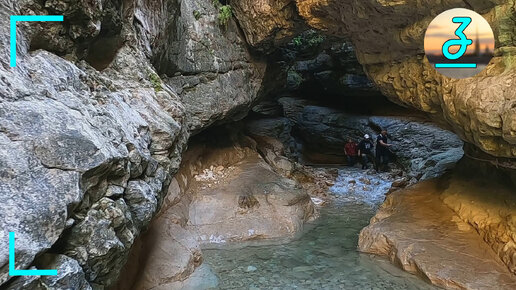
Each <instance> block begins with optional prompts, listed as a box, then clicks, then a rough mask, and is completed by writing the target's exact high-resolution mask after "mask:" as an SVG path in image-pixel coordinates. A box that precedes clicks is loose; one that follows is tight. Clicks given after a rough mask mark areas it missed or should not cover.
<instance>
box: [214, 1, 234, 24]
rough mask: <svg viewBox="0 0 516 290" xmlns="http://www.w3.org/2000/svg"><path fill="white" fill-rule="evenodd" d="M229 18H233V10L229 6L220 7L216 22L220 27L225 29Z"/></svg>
mask: <svg viewBox="0 0 516 290" xmlns="http://www.w3.org/2000/svg"><path fill="white" fill-rule="evenodd" d="M217 2H218V1H217ZM231 17H233V10H232V9H231V6H230V5H222V6H220V7H219V16H218V20H219V25H220V26H222V27H224V28H227V27H228V23H229V20H230V19H231Z"/></svg>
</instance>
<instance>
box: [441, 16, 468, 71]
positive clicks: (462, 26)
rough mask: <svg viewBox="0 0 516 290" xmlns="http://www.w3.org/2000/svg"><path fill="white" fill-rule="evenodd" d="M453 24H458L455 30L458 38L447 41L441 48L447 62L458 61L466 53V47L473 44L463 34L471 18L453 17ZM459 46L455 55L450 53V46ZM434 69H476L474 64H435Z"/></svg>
mask: <svg viewBox="0 0 516 290" xmlns="http://www.w3.org/2000/svg"><path fill="white" fill-rule="evenodd" d="M452 22H453V23H460V25H459V27H458V28H457V30H455V35H456V36H458V37H459V39H448V40H447V41H446V42H445V43H444V44H443V47H442V52H443V55H444V57H446V58H447V59H449V60H456V59H459V58H460V57H462V56H463V55H464V53H466V50H467V48H468V45H471V44H472V43H473V40H471V39H469V38H468V37H467V36H466V35H465V34H464V30H465V29H466V28H467V27H468V25H469V24H470V23H471V17H453V18H452ZM457 45H458V46H460V48H459V50H458V51H457V52H455V53H450V47H451V46H457ZM435 67H436V68H476V67H477V64H476V63H436V64H435Z"/></svg>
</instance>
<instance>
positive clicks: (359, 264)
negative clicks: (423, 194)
mask: <svg viewBox="0 0 516 290" xmlns="http://www.w3.org/2000/svg"><path fill="white" fill-rule="evenodd" d="M341 175H342V174H341ZM380 178H381V177H380ZM372 179H374V178H372ZM374 182H375V181H373V183H374ZM347 184H349V180H348V179H347V177H343V176H341V177H339V180H338V182H337V184H336V186H337V187H339V186H340V188H341V189H342V188H344V186H347ZM382 185H384V184H383V183H382ZM337 187H336V188H337ZM336 188H334V189H333V192H335V193H339V191H338V190H335V189H336ZM363 193H364V192H362V191H360V190H359V191H356V192H355V193H353V194H343V192H340V196H339V197H338V198H336V200H335V202H334V203H331V204H330V205H328V206H326V207H324V208H322V209H321V217H320V218H319V219H318V220H316V221H315V222H314V223H312V224H310V225H308V226H307V227H306V229H305V231H304V233H303V235H301V236H300V237H299V238H298V239H296V240H294V241H292V242H290V243H284V244H272V245H271V244H268V245H265V244H263V245H260V244H256V242H255V243H248V244H244V245H242V244H241V245H238V246H231V245H227V246H225V247H224V248H219V249H206V250H204V251H203V252H204V257H205V263H207V264H208V265H210V266H211V267H212V269H213V270H214V272H215V273H216V274H217V276H218V277H219V288H220V289H436V288H435V287H433V286H432V285H430V284H427V283H426V282H424V281H423V280H421V279H419V278H417V277H416V276H413V275H411V274H408V273H406V272H404V271H402V270H401V269H399V268H397V267H395V266H393V265H391V264H390V263H389V262H388V261H386V260H383V259H381V258H378V257H374V256H370V255H367V254H361V253H358V252H357V243H358V234H359V232H360V230H361V229H362V228H363V227H364V226H366V225H367V224H368V222H369V219H370V218H371V217H372V216H373V214H374V212H375V207H376V206H377V205H378V203H379V202H381V200H383V197H382V196H380V195H375V196H374V197H373V196H369V195H368V196H365V197H364V196H363V195H362V194H363ZM375 194H376V193H375ZM357 195H358V196H357ZM360 196H362V198H360Z"/></svg>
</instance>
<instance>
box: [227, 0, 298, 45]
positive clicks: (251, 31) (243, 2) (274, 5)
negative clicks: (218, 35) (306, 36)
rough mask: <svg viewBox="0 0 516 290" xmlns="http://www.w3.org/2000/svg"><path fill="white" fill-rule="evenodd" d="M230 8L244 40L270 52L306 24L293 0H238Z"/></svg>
mask: <svg viewBox="0 0 516 290" xmlns="http://www.w3.org/2000/svg"><path fill="white" fill-rule="evenodd" d="M231 7H232V8H233V11H234V13H235V16H236V18H237V19H238V23H239V24H240V26H241V27H242V30H243V31H244V33H245V36H246V39H247V42H248V43H249V44H250V45H251V46H253V47H254V48H256V49H257V50H261V51H263V52H269V51H271V50H272V49H274V48H275V47H277V46H279V45H280V44H282V43H284V42H285V41H287V40H289V39H290V38H292V37H293V36H294V35H295V34H296V33H297V32H299V31H300V30H301V29H303V28H305V27H306V24H304V21H303V20H302V18H301V17H300V16H299V14H298V13H297V11H296V9H297V8H296V1H294V0H261V1H252V0H237V1H231Z"/></svg>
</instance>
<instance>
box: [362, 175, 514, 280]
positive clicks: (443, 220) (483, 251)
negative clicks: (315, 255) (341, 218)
mask: <svg viewBox="0 0 516 290" xmlns="http://www.w3.org/2000/svg"><path fill="white" fill-rule="evenodd" d="M449 182H450V183H448V180H447V179H446V178H441V179H433V180H428V181H424V182H421V183H419V184H417V185H414V186H411V187H409V188H406V189H404V190H399V191H396V192H393V193H391V194H390V195H389V196H388V197H387V199H386V201H385V202H384V204H383V205H382V206H381V208H380V209H379V211H378V212H377V214H376V215H375V216H374V217H373V218H372V219H371V223H370V225H369V226H367V227H365V228H364V229H363V230H362V231H361V232H360V237H359V250H360V251H362V252H366V253H372V254H376V255H382V256H385V257H387V258H389V259H390V260H391V261H392V262H393V263H394V264H396V265H398V266H400V267H401V268H403V269H404V270H406V271H408V272H411V273H414V274H417V275H419V276H421V277H423V278H424V279H426V280H428V281H429V282H431V283H433V284H435V285H437V286H440V287H443V288H446V289H492V288H493V287H496V288H497V289H514V287H516V276H515V275H514V274H513V273H511V272H510V271H509V270H508V269H507V266H509V268H510V270H511V271H514V268H513V267H514V264H511V262H510V261H511V259H514V252H513V251H512V250H510V249H511V248H512V243H511V242H509V241H508V240H507V237H508V236H511V235H514V228H512V229H509V228H508V227H507V225H509V227H510V226H511V223H512V224H513V222H511V219H510V217H511V216H512V215H513V213H510V211H511V210H509V208H510V207H512V212H514V197H508V196H504V199H500V197H501V196H500V195H503V192H500V191H498V192H497V194H496V196H495V197H493V199H486V197H485V196H486V194H485V192H483V193H480V192H481V191H483V190H484V188H475V187H474V184H471V180H470V179H469V178H466V179H464V178H463V177H459V176H453V177H451V180H450V181H449ZM466 184H469V185H466ZM459 186H465V187H467V188H468V189H470V190H473V193H471V194H469V195H466V196H465V195H464V190H462V189H463V188H464V187H462V188H461V187H459ZM443 190H444V191H443ZM489 190H492V189H491V188H489ZM498 190H499V189H498ZM504 190H507V189H504ZM478 193H480V194H478ZM442 198H444V203H443V201H442ZM501 200H505V201H506V202H508V203H507V204H506V205H503V202H501ZM459 204H460V206H461V207H462V208H461V209H460V210H459V209H458V206H459ZM447 205H456V206H454V209H455V210H452V209H450V208H449V207H448V206H447ZM508 217H509V218H508ZM478 230H480V231H481V232H483V233H484V234H485V235H484V240H489V239H496V240H498V243H495V244H496V246H497V247H495V248H494V250H495V251H497V252H495V251H493V248H491V247H490V245H489V244H488V243H485V242H484V240H483V239H482V237H481V236H479V235H478V233H477V231H478ZM501 232H503V234H500V233H501ZM509 239H510V238H509ZM502 241H507V242H508V243H507V244H506V245H507V248H508V249H509V250H508V251H503V250H502V247H501V243H502ZM500 258H502V259H500ZM507 261H509V264H507Z"/></svg>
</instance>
